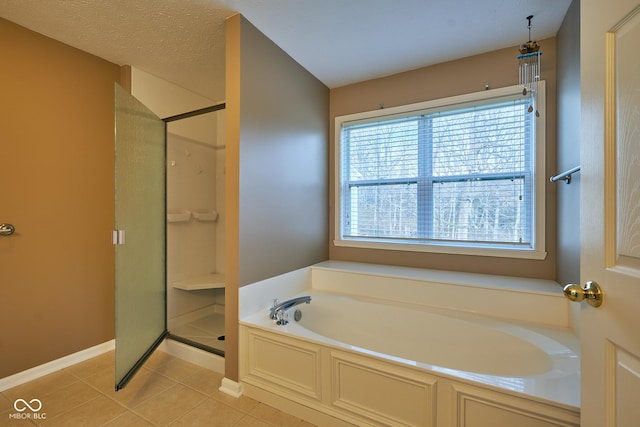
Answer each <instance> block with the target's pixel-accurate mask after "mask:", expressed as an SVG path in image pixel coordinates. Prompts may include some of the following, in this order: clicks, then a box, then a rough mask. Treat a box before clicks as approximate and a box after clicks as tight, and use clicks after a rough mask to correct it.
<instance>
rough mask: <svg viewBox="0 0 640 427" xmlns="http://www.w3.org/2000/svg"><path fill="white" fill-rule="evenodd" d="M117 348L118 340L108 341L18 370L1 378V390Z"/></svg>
mask: <svg viewBox="0 0 640 427" xmlns="http://www.w3.org/2000/svg"><path fill="white" fill-rule="evenodd" d="M115 348H116V340H111V341H107V342H105V343H102V344H98V345H96V346H93V347H90V348H87V349H85V350H81V351H79V352H77V353H73V354H70V355H68V356H64V357H61V358H60V359H56V360H52V361H51V362H47V363H45V364H43V365H39V366H35V367H33V368H31V369H27V370H26V371H22V372H18V373H17V374H13V375H11V376H8V377H6V378H0V392H1V391H4V390H8V389H10V388H13V387H16V386H19V385H20V384H24V383H26V382H29V381H33V380H35V379H38V378H40V377H43V376H45V375H48V374H51V373H53V372H56V371H59V370H61V369H64V368H68V367H69V366H72V365H75V364H76V363H80V362H84V361H85V360H89V359H91V358H94V357H96V356H100V355H101V354H104V353H106V352H108V351H111V350H113V349H115Z"/></svg>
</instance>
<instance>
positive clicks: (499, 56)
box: [329, 39, 556, 279]
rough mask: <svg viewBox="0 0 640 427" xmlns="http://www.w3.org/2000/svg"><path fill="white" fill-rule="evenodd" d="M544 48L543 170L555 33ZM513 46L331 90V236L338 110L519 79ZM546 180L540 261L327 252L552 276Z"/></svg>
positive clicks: (551, 130)
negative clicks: (543, 248)
mask: <svg viewBox="0 0 640 427" xmlns="http://www.w3.org/2000/svg"><path fill="white" fill-rule="evenodd" d="M540 44H541V46H542V51H543V52H544V54H543V56H542V58H543V59H542V78H543V79H544V80H546V82H547V93H546V98H547V116H546V126H547V131H546V140H547V146H546V148H547V150H546V151H547V156H546V176H551V175H554V174H555V171H556V165H555V163H556V153H555V152H556V141H555V134H556V107H555V102H556V63H555V61H556V54H555V44H556V43H555V39H547V40H542V41H540ZM517 55H518V51H517V48H516V47H515V46H514V47H513V48H508V49H502V50H498V51H495V52H491V53H486V54H481V55H477V56H472V57H468V58H464V59H460V60H457V61H452V62H446V63H442V64H438V65H434V66H431V67H426V68H421V69H418V70H414V71H409V72H406V73H400V74H395V75H392V76H388V77H384V78H380V79H375V80H371V81H366V82H362V83H357V84H353V85H349V86H344V87H340V88H336V89H332V90H331V100H330V126H331V130H330V138H331V143H330V150H331V151H330V153H331V154H330V159H332V160H331V161H330V163H329V169H330V173H329V176H330V180H331V184H330V186H329V188H330V191H331V196H330V198H329V200H330V203H331V215H330V232H331V236H332V237H331V239H333V236H334V216H333V215H334V213H333V211H334V201H333V200H334V199H333V197H334V180H333V176H334V163H333V156H334V144H335V141H334V119H335V117H336V116H341V115H345V114H352V113H357V112H363V111H371V110H376V109H378V108H380V106H381V105H383V106H384V107H385V108H388V107H393V106H398V105H403V104H410V103H415V102H421V101H427V100H432V99H438V98H444V97H449V96H454V95H460V94H464V93H470V92H478V91H482V90H484V89H485V85H486V84H488V85H489V87H490V88H492V89H495V88H499V87H506V86H511V85H515V84H518V61H517V59H516V56H517ZM551 185H556V184H551V183H549V182H548V181H547V189H546V190H547V191H546V193H547V195H548V196H547V198H546V233H545V236H546V237H545V238H546V246H547V248H546V249H547V257H546V259H545V260H543V261H537V260H519V259H511V258H491V257H479V256H465V255H446V254H434V253H417V252H404V251H385V250H374V249H361V248H347V247H336V246H334V245H333V243H330V246H329V248H330V249H329V253H330V258H331V259H335V260H348V261H359V262H370V263H378V264H393V265H401V266H410V267H421V268H436V269H443V270H456V271H468V272H478V273H490V274H502V275H513V276H522V277H537V278H544V279H554V278H555V273H556V272H555V270H556V261H555V259H556V232H555V230H556V214H555V211H556V203H555V190H552V189H551V188H549V187H551Z"/></svg>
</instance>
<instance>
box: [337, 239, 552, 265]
mask: <svg viewBox="0 0 640 427" xmlns="http://www.w3.org/2000/svg"><path fill="white" fill-rule="evenodd" d="M333 244H334V245H335V246H341V247H349V248H363V249H382V250H389V251H407V252H427V253H439V254H450V255H473V256H485V257H494V258H518V259H533V260H543V259H545V258H546V257H547V252H545V251H539V250H532V249H514V248H509V249H507V248H488V247H484V248H479V247H464V246H448V245H438V244H430V245H425V244H411V243H389V242H376V241H371V240H366V241H365V240H339V239H335V240H334V241H333Z"/></svg>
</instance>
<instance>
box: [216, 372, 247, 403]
mask: <svg viewBox="0 0 640 427" xmlns="http://www.w3.org/2000/svg"><path fill="white" fill-rule="evenodd" d="M218 390H220V391H221V392H223V393H224V394H228V395H229V396H233V397H236V398H237V397H240V396H242V384H240V383H237V382H235V381H233V380H230V379H229V378H226V377H225V378H223V379H222V384H221V385H220V388H219V389H218Z"/></svg>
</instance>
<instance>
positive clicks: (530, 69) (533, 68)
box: [518, 15, 542, 117]
mask: <svg viewBox="0 0 640 427" xmlns="http://www.w3.org/2000/svg"><path fill="white" fill-rule="evenodd" d="M526 19H527V21H528V25H527V28H528V29H529V41H527V42H526V43H523V44H521V45H520V48H519V49H518V50H519V51H520V55H518V62H519V64H520V65H519V84H520V86H522V88H523V89H522V94H523V95H525V96H526V95H527V94H528V93H529V92H531V93H532V94H533V97H534V102H535V101H536V99H535V97H536V92H537V90H538V82H539V81H540V58H541V56H542V52H540V45H539V44H538V42H536V41H535V40H534V41H532V40H531V20H532V19H533V15H529V16H527V18H526ZM529 112H533V105H531V106H529ZM538 116H540V113H538V110H537V109H536V117H538Z"/></svg>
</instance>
